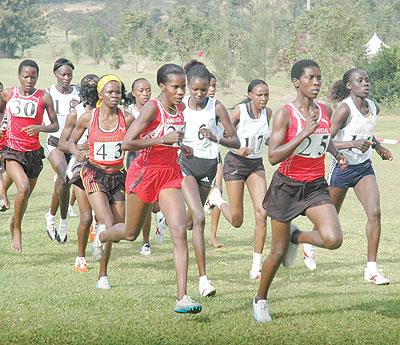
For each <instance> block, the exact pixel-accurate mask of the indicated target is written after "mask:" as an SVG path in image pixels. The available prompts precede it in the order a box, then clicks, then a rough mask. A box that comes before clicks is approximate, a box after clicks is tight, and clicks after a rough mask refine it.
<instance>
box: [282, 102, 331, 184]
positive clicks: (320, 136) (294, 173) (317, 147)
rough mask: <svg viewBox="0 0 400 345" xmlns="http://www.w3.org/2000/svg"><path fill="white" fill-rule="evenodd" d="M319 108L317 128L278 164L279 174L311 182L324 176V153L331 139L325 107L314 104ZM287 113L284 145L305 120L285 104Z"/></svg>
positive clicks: (295, 134) (301, 126)
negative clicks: (287, 122) (287, 121)
mask: <svg viewBox="0 0 400 345" xmlns="http://www.w3.org/2000/svg"><path fill="white" fill-rule="evenodd" d="M315 104H316V105H317V107H318V108H319V118H318V121H319V127H318V128H317V129H316V130H315V131H314V133H313V134H311V135H310V136H308V137H307V138H305V139H304V140H303V141H302V142H301V143H300V145H299V146H298V147H297V148H296V150H295V152H294V153H293V155H292V156H290V157H288V158H286V159H285V160H284V161H282V162H281V163H280V164H279V172H280V173H281V174H283V175H285V176H287V177H289V178H291V179H293V180H297V181H303V182H311V181H314V180H316V179H319V178H321V177H324V175H325V162H324V160H325V152H326V151H327V149H328V145H329V141H330V138H331V133H330V128H331V120H330V118H329V117H328V116H327V110H326V107H325V105H323V104H321V103H315ZM284 107H285V108H286V109H287V110H288V111H289V116H290V124H289V129H288V131H287V133H286V139H285V143H288V142H289V141H290V140H292V139H293V138H294V137H295V136H297V135H298V134H299V133H300V132H301V131H302V130H303V129H304V126H305V122H306V119H305V118H304V117H303V116H302V115H301V114H300V112H299V111H298V110H297V109H296V108H295V107H294V105H293V104H289V103H288V104H285V105H284Z"/></svg>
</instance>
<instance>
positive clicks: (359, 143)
mask: <svg viewBox="0 0 400 345" xmlns="http://www.w3.org/2000/svg"><path fill="white" fill-rule="evenodd" d="M372 144H373V142H372V141H371V140H366V139H360V140H354V141H353V147H354V148H356V149H359V150H360V151H361V152H362V153H364V152H367V151H368V149H369V148H370V147H371V145H372Z"/></svg>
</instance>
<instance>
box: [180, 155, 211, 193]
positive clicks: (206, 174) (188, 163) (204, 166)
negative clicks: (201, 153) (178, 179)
mask: <svg viewBox="0 0 400 345" xmlns="http://www.w3.org/2000/svg"><path fill="white" fill-rule="evenodd" d="M179 164H180V165H181V169H182V173H183V176H193V177H194V178H195V179H196V181H197V183H198V185H199V186H204V187H211V186H212V183H213V181H214V179H215V174H216V173H217V164H218V159H217V158H214V159H206V158H198V157H192V158H186V156H185V155H184V154H181V155H180V156H179Z"/></svg>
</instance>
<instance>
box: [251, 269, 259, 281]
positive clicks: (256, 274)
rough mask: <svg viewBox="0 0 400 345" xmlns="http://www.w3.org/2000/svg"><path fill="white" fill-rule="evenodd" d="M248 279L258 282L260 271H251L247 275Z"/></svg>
mask: <svg viewBox="0 0 400 345" xmlns="http://www.w3.org/2000/svg"><path fill="white" fill-rule="evenodd" d="M249 277H250V279H255V280H260V279H261V271H253V270H251V271H250V273H249Z"/></svg>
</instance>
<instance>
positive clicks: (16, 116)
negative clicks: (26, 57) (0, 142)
mask: <svg viewBox="0 0 400 345" xmlns="http://www.w3.org/2000/svg"><path fill="white" fill-rule="evenodd" d="M45 93H46V92H45V91H44V90H39V89H37V90H36V91H35V92H34V93H33V94H32V95H29V96H22V95H21V94H20V93H19V90H18V87H17V86H14V87H13V88H12V89H11V94H10V96H11V97H10V99H9V100H8V102H7V105H6V110H5V114H4V116H7V122H8V125H7V130H6V139H5V142H4V146H7V147H9V148H11V149H13V150H16V151H20V152H28V151H34V150H39V149H40V147H41V146H40V141H39V133H36V134H34V135H32V136H29V135H28V134H26V133H25V132H24V131H22V128H24V127H27V126H30V125H41V124H42V122H43V113H44V108H45V104H44V101H43V96H44V95H45Z"/></svg>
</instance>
